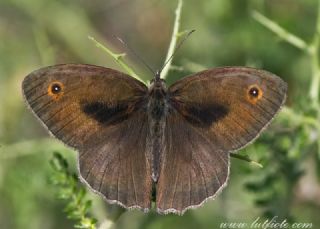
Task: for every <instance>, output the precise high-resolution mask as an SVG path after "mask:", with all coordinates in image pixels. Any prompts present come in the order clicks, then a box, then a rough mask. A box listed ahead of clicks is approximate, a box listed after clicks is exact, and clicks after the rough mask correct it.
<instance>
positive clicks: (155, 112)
mask: <svg viewBox="0 0 320 229" xmlns="http://www.w3.org/2000/svg"><path fill="white" fill-rule="evenodd" d="M167 113H168V99H167V89H166V86H165V83H164V81H156V82H154V83H152V84H151V86H150V88H149V102H148V122H149V137H148V140H147V147H148V153H150V158H151V160H152V179H153V181H154V182H157V180H158V177H159V173H160V171H159V169H160V164H161V155H162V152H163V149H164V145H165V144H164V130H165V123H166V115H167Z"/></svg>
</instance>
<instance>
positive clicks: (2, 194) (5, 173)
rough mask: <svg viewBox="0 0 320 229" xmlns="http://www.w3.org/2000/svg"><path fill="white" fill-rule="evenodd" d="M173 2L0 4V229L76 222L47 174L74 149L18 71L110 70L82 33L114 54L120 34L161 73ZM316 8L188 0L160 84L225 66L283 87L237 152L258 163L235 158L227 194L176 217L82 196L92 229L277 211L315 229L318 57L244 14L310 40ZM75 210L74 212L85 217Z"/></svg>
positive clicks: (265, 1)
mask: <svg viewBox="0 0 320 229" xmlns="http://www.w3.org/2000/svg"><path fill="white" fill-rule="evenodd" d="M176 4H177V2H176V1H169V0H151V1H147V0H133V1H129V0H110V1H107V0H92V1H84V0H77V1H76V0H71V1H67V0H48V1H41V0H29V1H24V0H2V1H1V2H0V37H1V42H0V104H1V106H0V145H1V146H0V228H17V229H20V228H21V229H22V228H23V229H25V228H32V229H33V228H42V229H46V228H48V229H49V228H62V229H63V228H72V227H73V226H74V224H75V221H72V220H69V219H68V218H67V217H68V215H70V214H71V213H72V212H74V211H71V212H69V213H70V214H68V213H66V212H64V211H63V209H64V208H65V205H66V204H68V203H72V201H71V200H72V198H71V200H70V198H67V200H64V201H62V200H59V199H57V198H56V195H57V193H59V192H61V185H60V184H61V181H62V180H59V179H58V180H56V183H58V184H59V185H53V184H52V178H53V177H55V175H57V172H58V174H60V175H61V176H64V175H62V174H69V175H70V174H76V172H77V169H76V153H75V152H73V151H72V150H70V149H68V148H66V147H64V146H63V144H61V143H59V142H58V141H56V140H54V139H51V138H50V139H49V138H48V134H47V133H46V131H45V130H44V128H43V127H42V126H41V125H40V124H39V123H38V122H37V120H36V119H35V118H34V117H33V115H32V114H31V112H30V111H28V110H27V108H26V106H25V105H24V103H23V99H22V95H21V89H20V84H21V81H22V79H23V78H24V76H26V75H27V74H28V73H29V72H31V71H32V70H35V69H37V68H40V67H43V66H46V65H53V64H57V63H88V64H95V65H101V66H107V67H112V68H118V69H119V67H118V65H117V64H116V63H115V62H114V60H113V59H112V58H111V57H109V56H108V55H106V54H105V53H104V52H102V51H101V50H100V49H98V48H96V47H95V45H94V44H93V43H92V42H91V41H90V40H88V35H90V36H93V37H95V38H96V39H97V40H99V41H101V42H102V43H104V44H108V47H111V48H112V49H113V50H119V52H122V51H123V47H121V46H120V45H119V43H118V42H117V41H116V40H115V39H114V38H113V35H117V36H120V37H121V38H123V39H124V40H126V42H127V43H128V44H130V46H131V47H133V48H134V49H135V50H136V52H138V53H139V54H140V55H141V56H142V57H143V58H144V59H146V60H148V63H149V64H150V65H152V66H155V68H156V67H159V66H161V65H162V63H163V60H164V58H165V55H166V51H167V48H168V43H169V41H170V37H171V31H172V26H173V20H174V9H175V7H176ZM317 9H318V1H317V0H215V1H209V0H200V1H197V2H195V1H194V2H191V1H185V2H184V7H183V10H182V18H181V29H182V30H184V29H196V32H195V33H194V34H193V35H192V36H191V37H190V38H189V40H188V41H187V42H186V43H185V44H184V46H183V48H182V49H181V50H180V51H179V52H178V54H177V55H176V57H175V59H174V61H173V64H174V65H175V70H172V71H170V72H169V76H168V80H167V81H168V82H169V83H172V82H174V81H176V80H177V79H179V78H181V77H183V76H185V75H187V74H191V73H192V72H196V71H199V70H202V69H204V68H208V67H215V66H226V65H238V66H239V65H246V66H252V67H257V68H263V69H266V70H268V71H270V72H273V73H275V74H277V75H279V76H281V77H282V78H283V79H284V80H285V81H286V82H288V85H289V94H288V99H287V104H286V105H287V107H285V109H284V110H283V111H282V112H281V113H280V114H279V116H278V117H277V118H276V119H275V120H274V122H273V125H272V126H271V127H270V128H268V130H267V131H266V132H265V133H264V134H262V135H261V137H260V138H259V139H258V140H257V141H256V142H255V143H254V144H252V145H251V146H249V147H248V148H246V149H244V150H242V152H241V153H242V154H247V155H249V156H250V157H251V158H253V159H254V160H256V161H259V162H261V163H262V164H263V165H264V167H263V169H261V168H258V167H255V166H252V165H251V164H249V163H245V162H242V161H239V160H237V159H232V166H231V177H230V180H229V185H228V187H227V188H226V189H225V190H224V192H223V193H222V194H221V195H220V196H219V197H218V198H217V199H216V200H214V201H209V202H208V203H206V204H205V205H204V206H203V207H202V208H199V209H197V210H190V211H188V212H187V213H186V214H185V215H183V216H182V217H180V216H175V215H167V216H159V215H157V214H155V213H154V212H150V213H148V214H143V213H142V212H139V211H128V212H123V211H122V210H121V209H119V208H118V207H116V206H111V205H108V204H106V203H105V202H104V201H103V200H102V198H100V197H99V196H97V195H94V194H92V193H91V192H88V193H87V195H88V197H87V198H88V199H91V200H92V206H91V207H90V208H89V209H90V210H91V211H90V214H89V215H92V216H93V218H96V219H97V220H98V223H97V225H99V226H100V225H102V226H101V228H103V226H105V227H107V225H108V224H109V223H110V220H111V221H114V225H113V227H114V228H218V227H219V225H220V223H222V222H252V221H253V220H255V219H256V218H257V217H266V218H271V217H272V216H278V217H279V218H281V219H287V220H289V221H291V222H311V223H313V226H314V227H313V228H317V227H319V225H320V219H319V216H318V215H319V212H320V185H319V178H320V168H319V167H320V166H319V154H318V152H319V139H320V137H319V129H320V128H319V125H320V124H319V117H320V115H319V113H320V109H319V102H318V99H319V94H316V97H313V98H312V97H311V96H310V91H311V90H312V86H313V85H315V84H314V81H312V80H313V79H314V76H315V74H317V71H315V69H316V70H317V69H318V68H319V63H318V61H317V57H318V54H319V50H318V49H316V50H315V51H314V52H315V53H313V54H310V53H308V52H307V51H304V50H301V48H300V49H299V48H297V47H295V46H294V45H292V44H290V43H288V42H286V39H285V38H283V37H282V38H280V37H279V36H278V35H275V34H274V33H273V32H271V30H270V28H269V29H268V28H266V26H262V25H261V22H260V23H259V22H258V21H257V20H256V19H255V17H253V16H252V12H254V11H257V12H260V13H262V14H263V15H264V16H266V17H267V18H269V19H272V21H273V22H276V23H277V24H278V25H281V27H282V28H285V29H286V30H288V31H290V32H291V33H293V34H295V35H297V36H298V37H300V38H301V39H302V40H303V41H305V43H306V44H310V45H311V44H315V42H316V41H315V38H316V37H319V36H318V35H319V30H318V31H317V29H316V28H317V14H318V12H317ZM314 34H316V36H314ZM146 47H148V48H146ZM126 62H128V63H129V64H130V65H131V66H132V67H133V68H134V69H135V72H137V73H139V75H141V76H142V77H143V79H144V80H148V79H151V78H152V75H150V74H149V73H148V72H147V71H146V69H145V68H144V67H143V66H141V64H140V63H139V62H138V60H136V59H135V58H131V57H130V55H129V56H128V58H126ZM120 70H122V69H120ZM318 73H319V72H318ZM318 86H319V85H318ZM55 151H58V152H60V153H61V154H62V155H63V158H65V159H63V158H61V160H62V161H63V160H67V161H68V162H69V164H70V165H69V167H68V170H62V171H63V172H62V173H59V170H54V169H52V167H50V163H49V161H50V160H51V158H52V153H53V152H55ZM60 162H61V161H60ZM62 164H63V163H62ZM60 172H61V170H60ZM70 177H73V176H69V178H70ZM70 179H71V178H70ZM71 180H72V181H71ZM71 180H69V181H70V182H67V183H64V185H66V187H69V188H71V187H73V188H75V187H77V188H76V189H75V190H76V192H75V194H74V195H76V193H77V191H79V190H84V189H81V188H80V189H78V188H79V186H78V185H79V184H78V183H77V182H76V180H74V179H73V178H72V179H71ZM59 182H60V183H59ZM70 184H72V185H73V186H70ZM79 192H80V193H82V192H83V191H79ZM78 194H79V193H78ZM79 195H80V196H81V195H82V194H79ZM69 197H70V196H69ZM87 198H86V199H87ZM80 199H81V198H80ZM81 200H83V201H84V199H81ZM82 203H84V202H82ZM84 205H85V204H84ZM81 206H83V205H82V204H81ZM89 209H88V210H89ZM73 210H74V208H73ZM86 210H87V209H86ZM83 213H84V212H82V213H81V214H80V215H86V213H87V212H86V211H85V214H83ZM78 216H79V215H78ZM86 216H87V215H86ZM78 219H79V217H78ZM90 219H91V218H90ZM78 222H79V221H78Z"/></svg>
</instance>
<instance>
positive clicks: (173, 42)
mask: <svg viewBox="0 0 320 229" xmlns="http://www.w3.org/2000/svg"><path fill="white" fill-rule="evenodd" d="M182 4H183V1H182V0H179V2H178V6H177V8H176V11H175V15H176V17H175V21H174V26H173V31H172V36H171V41H170V45H169V49H168V52H167V56H166V59H165V61H164V63H167V62H168V63H167V64H166V66H164V68H163V70H162V72H161V78H163V79H166V78H167V76H168V72H169V69H170V66H171V63H172V59H170V57H171V56H172V55H173V53H174V51H175V47H176V45H177V40H178V37H179V27H180V18H181V9H182Z"/></svg>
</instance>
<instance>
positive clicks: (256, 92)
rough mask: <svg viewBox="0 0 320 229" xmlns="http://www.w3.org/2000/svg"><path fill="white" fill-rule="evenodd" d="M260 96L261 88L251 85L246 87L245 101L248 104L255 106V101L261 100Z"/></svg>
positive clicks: (261, 93)
mask: <svg viewBox="0 0 320 229" xmlns="http://www.w3.org/2000/svg"><path fill="white" fill-rule="evenodd" d="M262 95H263V91H262V90H261V88H260V87H259V86H258V85H256V84H253V85H250V86H249V87H248V90H247V100H248V101H249V102H250V103H252V104H256V103H257V101H258V100H260V99H261V98H262Z"/></svg>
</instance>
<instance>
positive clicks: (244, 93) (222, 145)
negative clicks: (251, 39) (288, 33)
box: [169, 67, 287, 152]
mask: <svg viewBox="0 0 320 229" xmlns="http://www.w3.org/2000/svg"><path fill="white" fill-rule="evenodd" d="M286 91H287V85H286V83H285V82H284V81H283V80H281V79H280V78H279V77H278V76H275V75H274V74H271V73H269V72H266V71H263V70H257V69H253V68H246V67H225V68H215V69H211V70H206V71H203V72H200V73H197V74H195V75H193V76H189V77H186V78H184V79H182V80H180V81H178V82H176V83H175V84H173V85H172V86H171V87H170V88H169V93H170V96H171V97H170V98H171V99H170V100H171V105H172V106H173V107H174V109H176V110H177V111H178V112H179V113H180V115H181V116H182V117H183V118H184V119H185V120H186V121H187V122H188V123H191V124H192V126H193V127H194V128H196V129H197V130H199V131H201V132H204V133H207V134H208V135H210V136H211V137H212V141H213V143H214V145H215V146H216V147H218V148H219V149H220V150H223V151H225V152H230V151H234V150H237V149H239V148H241V147H243V146H245V145H246V144H248V143H249V142H250V141H252V140H253V139H255V138H256V137H257V136H258V134H259V133H260V132H261V130H262V129H263V128H264V127H266V126H267V125H268V124H269V123H270V121H271V119H272V118H273V117H274V115H275V114H276V113H277V112H278V111H279V109H280V108H281V106H282V104H283V103H284V101H285V98H286Z"/></svg>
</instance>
